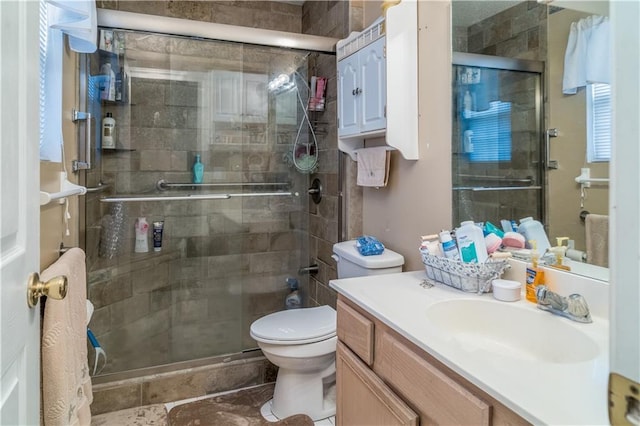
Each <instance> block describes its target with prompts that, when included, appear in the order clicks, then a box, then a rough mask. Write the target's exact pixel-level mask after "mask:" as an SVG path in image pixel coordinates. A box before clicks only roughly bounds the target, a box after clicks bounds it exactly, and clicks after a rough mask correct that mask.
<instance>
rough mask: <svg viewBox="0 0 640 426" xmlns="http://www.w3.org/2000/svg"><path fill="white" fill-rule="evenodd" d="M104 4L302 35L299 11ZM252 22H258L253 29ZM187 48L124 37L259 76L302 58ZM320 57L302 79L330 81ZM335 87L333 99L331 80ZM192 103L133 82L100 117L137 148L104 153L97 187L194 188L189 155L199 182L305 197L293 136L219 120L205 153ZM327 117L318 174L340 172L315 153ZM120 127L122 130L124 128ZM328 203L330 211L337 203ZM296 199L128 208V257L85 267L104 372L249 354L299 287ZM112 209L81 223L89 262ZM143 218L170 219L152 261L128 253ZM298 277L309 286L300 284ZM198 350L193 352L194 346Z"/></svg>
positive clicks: (179, 86)
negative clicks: (121, 101)
mask: <svg viewBox="0 0 640 426" xmlns="http://www.w3.org/2000/svg"><path fill="white" fill-rule="evenodd" d="M99 7H113V8H118V9H120V10H127V11H135V12H145V13H149V14H151V13H153V14H164V15H168V16H176V17H185V18H191V19H202V20H207V21H218V22H224V23H230V24H239V25H248V26H256V27H267V28H270V29H278V30H285V31H299V28H300V22H301V8H300V7H299V6H292V5H288V4H282V3H270V2H117V3H108V4H107V3H104V4H99ZM207 8H209V10H207ZM248 16H251V17H253V20H254V21H253V23H250V22H247V17H248ZM194 43H198V42H189V41H187V40H181V41H177V42H174V45H173V46H171V47H170V48H166V47H163V46H161V45H160V44H159V41H158V40H157V39H154V38H153V37H150V36H143V37H140V38H139V39H136V36H135V35H133V34H127V41H126V45H127V49H128V50H131V51H145V50H147V51H155V52H156V53H158V52H162V51H165V50H173V51H174V53H176V54H178V56H180V55H182V56H184V55H189V54H190V53H187V52H194V53H196V52H197V53H198V54H201V55H202V56H204V57H206V58H208V57H212V56H216V57H218V58H220V57H221V56H222V58H223V59H222V60H223V61H227V62H233V61H237V60H238V58H240V57H244V60H245V63H244V64H243V65H241V66H239V68H240V69H242V70H243V71H245V72H249V73H250V72H252V71H254V72H259V71H260V69H259V68H260V67H262V70H263V71H264V68H265V67H269V70H270V71H273V72H275V70H276V69H277V64H275V63H274V62H283V61H284V62H286V61H289V62H295V61H297V60H298V58H299V56H300V55H301V53H296V52H287V53H283V52H282V51H280V52H278V53H277V54H276V55H275V57H276V58H278V59H275V60H274V59H273V57H274V55H271V59H270V58H269V55H268V54H263V53H261V52H262V51H264V50H265V49H262V48H256V47H245V48H244V50H243V51H242V52H241V53H240V52H238V51H237V49H239V48H238V47H236V46H237V45H220V44H216V45H215V46H213V45H212V46H211V47H209V49H211V51H210V52H207V49H208V48H207V47H206V46H204V47H203V45H202V44H200V45H197V46H196V45H195V44H194ZM266 50H269V49H266ZM221 52H222V53H221ZM139 56H140V57H139V58H137V60H138V62H142V64H140V63H138V64H137V65H138V66H144V60H145V56H144V55H139ZM323 56H324V55H312V56H311V58H310V64H313V65H312V66H313V67H314V69H312V70H310V72H314V73H316V74H317V75H323V74H321V72H324V71H323V70H335V61H334V57H333V56H331V55H328V59H327V58H324V57H323ZM179 60H184V58H181V59H177V61H179ZM171 61H176V59H170V60H168V62H171ZM332 64H333V65H332ZM305 71H306V70H305ZM334 73H335V72H334V71H331V72H327V74H326V75H327V76H329V77H332V76H333V74H334ZM276 75H277V74H276ZM270 77H272V76H270ZM333 84H335V82H333ZM329 88H330V89H329V90H330V92H331V91H334V90H333V88H332V86H331V83H329ZM196 92H197V86H196V85H194V84H193V83H189V82H175V81H172V82H169V81H168V80H161V79H160V80H159V79H153V78H144V77H133V78H132V91H131V94H130V98H131V99H130V100H131V106H130V107H126V108H123V107H121V106H113V105H109V106H105V107H104V111H103V112H107V111H110V112H113V113H114V117H115V118H116V120H117V126H118V129H119V134H118V141H119V145H118V147H119V148H121V149H132V150H134V151H118V152H108V153H107V152H105V153H103V155H102V159H103V180H105V181H108V182H109V183H112V185H113V187H114V191H113V194H134V193H135V194H139V193H150V192H151V193H152V192H154V186H155V182H156V181H157V179H160V178H162V179H165V180H167V181H172V182H189V181H190V179H191V176H190V167H191V164H192V162H193V157H194V155H195V154H196V153H199V154H201V155H202V157H203V162H204V163H205V182H206V181H245V182H247V181H250V182H263V181H269V182H274V181H285V182H287V181H293V183H294V187H295V189H296V190H298V191H300V190H303V191H304V189H306V185H307V183H306V180H307V176H306V175H301V174H297V173H294V174H293V175H292V176H293V177H289V172H290V167H289V166H288V165H287V164H286V162H285V161H283V154H284V153H285V152H286V151H287V150H289V149H290V147H291V143H292V141H293V136H295V130H296V129H297V126H287V125H283V124H280V125H277V126H276V125H274V124H273V123H266V124H261V123H244V124H242V125H241V126H240V127H238V126H234V125H229V124H227V123H215V124H214V126H215V131H216V134H217V135H222V136H224V137H222V138H217V139H216V140H215V141H214V142H213V143H210V144H209V143H206V142H205V141H203V140H202V138H201V137H199V135H198V130H197V129H196V127H197V116H198V114H199V112H198V105H196V104H195V102H196V101H195V100H197V99H198V98H197V93H196ZM329 96H330V97H333V102H330V104H333V105H335V93H333V94H332V93H329ZM270 108H273V105H270ZM330 108H331V107H328V109H329V110H328V111H327V113H325V115H326V117H328V118H323V117H321V116H320V114H319V113H318V114H316V116H314V117H312V119H313V120H315V121H317V122H318V123H317V125H318V129H319V132H318V133H319V136H320V139H319V143H320V149H321V157H320V165H321V169H320V172H321V173H323V172H324V171H337V170H336V169H335V167H336V166H335V165H336V161H334V160H333V159H332V158H331V156H330V155H328V156H327V153H326V152H322V150H323V144H325V146H326V142H323V139H322V138H323V137H324V138H325V139H327V138H329V139H330V138H331V136H330V135H331V132H332V131H334V130H333V129H335V125H334V124H333V123H332V121H333V118H332V117H333V115H332V112H331V110H330ZM334 111H335V110H334ZM126 128H130V131H128V132H125V131H123V129H126ZM333 145H334V146H335V141H334V143H333ZM334 152H336V151H334ZM334 181H335V179H334ZM252 189H253V188H252ZM336 193H337V190H336V191H335V192H334V197H335V194H336ZM113 194H110V195H113ZM328 198H329V202H328V203H326V204H329V203H330V198H331V196H330V195H329V196H328ZM301 200H303V201H304V200H305V198H304V197H301V198H299V199H295V198H288V197H279V198H275V197H265V198H255V199H250V198H246V199H240V200H239V199H231V200H215V201H200V202H198V203H184V202H163V203H129V204H127V205H126V209H127V215H126V223H125V229H126V230H127V232H126V238H125V239H124V241H125V242H124V244H122V245H121V247H120V250H121V253H126V254H127V255H126V256H118V257H116V258H115V259H104V258H100V259H99V260H98V261H97V262H93V264H91V262H90V278H89V279H90V287H89V292H90V297H91V299H92V300H93V302H94V304H95V305H96V312H95V314H94V318H93V320H92V324H91V326H92V328H93V331H94V332H95V333H96V334H97V335H98V338H99V340H100V341H101V343H102V345H103V346H104V347H105V348H110V359H111V360H113V361H112V362H111V363H110V365H109V366H108V368H107V370H105V372H108V371H121V370H126V369H130V368H137V367H143V366H147V365H156V364H162V363H166V362H173V361H177V360H181V359H192V358H198V357H201V356H209V355H211V354H212V353H215V354H217V353H229V352H236V351H239V350H241V349H242V348H244V347H252V346H255V344H254V342H252V340H251V339H250V337H249V335H248V334H249V333H248V327H249V325H250V324H251V322H252V321H253V320H255V319H256V318H257V317H259V316H262V315H264V314H266V313H268V312H273V311H275V310H279V309H281V308H282V307H283V301H284V297H285V295H286V293H287V289H286V287H285V285H284V280H285V278H286V277H288V276H295V275H296V271H297V269H298V268H299V267H300V266H303V265H304V264H305V263H306V262H307V260H306V258H305V259H303V258H301V257H300V256H301V254H302V253H304V252H306V246H307V244H308V239H307V232H306V231H307V229H306V223H307V219H308V212H307V211H306V209H307V206H306V201H305V202H304V205H302V204H300V201H301ZM335 205H336V204H335V203H334V204H333V206H335ZM109 209H110V207H109V206H106V205H104V204H102V205H100V204H99V203H97V202H96V200H94V202H93V204H92V203H91V202H90V203H89V205H88V206H87V213H88V216H89V217H90V216H91V215H93V216H94V218H93V220H91V219H88V221H87V222H88V224H89V226H88V229H87V233H88V235H89V237H88V241H93V242H94V244H93V246H92V247H87V251H88V253H90V252H93V254H95V253H96V251H97V244H96V243H95V242H97V241H99V238H100V236H99V232H100V230H99V228H98V226H96V225H98V224H99V222H100V220H101V219H100V218H102V217H104V215H105V214H109V213H110V210H109ZM329 210H330V209H329ZM331 214H334V215H337V213H335V212H331ZM138 216H146V217H147V220H148V221H149V222H150V223H151V222H152V221H154V220H164V221H165V236H164V243H163V250H162V252H161V253H160V254H153V253H149V254H133V255H130V254H131V253H132V244H133V221H134V220H135V218H136V217H138ZM333 223H335V218H334V219H333ZM92 225H93V226H92ZM92 233H93V234H92ZM300 247H301V248H303V250H299V249H298V248H300ZM94 258H97V257H95V256H94ZM300 279H301V282H303V283H304V281H305V280H306V277H300ZM304 288H305V290H306V286H304ZM241 289H242V292H241ZM306 293H308V292H306ZM194 339H195V341H196V342H197V344H189V343H190V342H194Z"/></svg>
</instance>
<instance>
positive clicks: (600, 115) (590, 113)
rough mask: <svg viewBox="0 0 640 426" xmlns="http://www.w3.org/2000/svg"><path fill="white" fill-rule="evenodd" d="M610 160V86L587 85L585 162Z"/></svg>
mask: <svg viewBox="0 0 640 426" xmlns="http://www.w3.org/2000/svg"><path fill="white" fill-rule="evenodd" d="M610 159H611V86H610V85H608V84H588V85H587V161H588V162H589V163H598V162H606V161H609V160H610Z"/></svg>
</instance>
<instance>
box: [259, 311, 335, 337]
mask: <svg viewBox="0 0 640 426" xmlns="http://www.w3.org/2000/svg"><path fill="white" fill-rule="evenodd" d="M335 334H336V311H335V310H333V308H331V307H330V306H318V307H315V308H302V309H291V310H287V311H280V312H274V313H272V314H269V315H267V316H264V317H262V318H260V319H258V320H256V321H254V323H253V324H251V336H252V337H253V338H254V339H256V340H269V341H274V342H288V343H293V342H304V343H311V342H317V341H320V340H324V339H328V338H330V337H333V336H335Z"/></svg>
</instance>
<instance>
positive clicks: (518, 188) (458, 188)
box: [453, 185, 542, 192]
mask: <svg viewBox="0 0 640 426" xmlns="http://www.w3.org/2000/svg"><path fill="white" fill-rule="evenodd" d="M525 189H542V187H541V186H538V185H533V186H454V187H453V190H454V191H474V192H478V191H522V190H525Z"/></svg>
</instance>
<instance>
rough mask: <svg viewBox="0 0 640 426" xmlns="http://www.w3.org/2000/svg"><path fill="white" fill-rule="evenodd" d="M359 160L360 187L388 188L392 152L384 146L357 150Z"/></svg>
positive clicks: (358, 182)
mask: <svg viewBox="0 0 640 426" xmlns="http://www.w3.org/2000/svg"><path fill="white" fill-rule="evenodd" d="M356 158H357V159H358V178H357V180H356V182H357V184H358V185H360V186H374V187H377V188H379V187H382V186H387V181H388V179H389V161H390V158H391V155H390V152H389V151H387V148H386V147H384V146H377V147H374V148H361V149H356Z"/></svg>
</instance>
